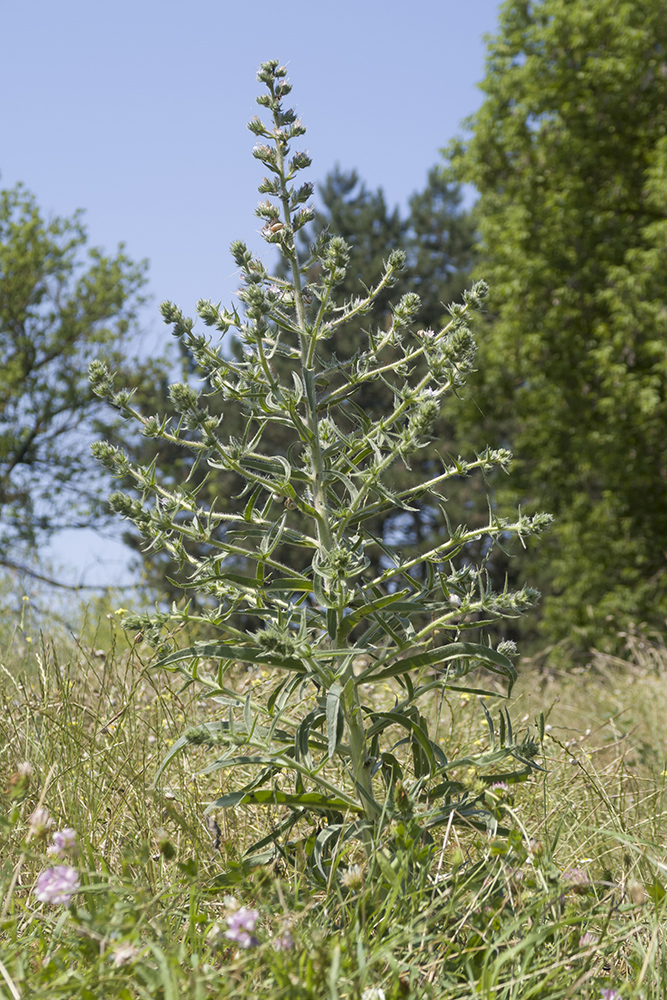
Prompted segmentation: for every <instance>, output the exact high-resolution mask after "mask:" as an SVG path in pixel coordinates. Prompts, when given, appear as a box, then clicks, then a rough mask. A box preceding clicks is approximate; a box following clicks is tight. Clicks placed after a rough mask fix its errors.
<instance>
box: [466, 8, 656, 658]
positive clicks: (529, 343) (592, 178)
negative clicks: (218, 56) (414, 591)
mask: <svg viewBox="0 0 667 1000" xmlns="http://www.w3.org/2000/svg"><path fill="white" fill-rule="evenodd" d="M664 14H665V11H664V4H663V3H662V2H661V0H632V2H623V0H621V2H619V0H535V2H526V0H506V2H505V4H504V5H503V7H502V9H501V13H500V25H499V33H498V35H497V36H496V37H495V38H492V39H491V40H490V42H489V54H488V60H487V71H486V77H485V79H484V82H483V84H482V89H483V91H484V93H485V95H486V97H485V100H484V103H483V105H482V107H481V108H480V110H479V111H478V113H477V114H476V115H474V116H473V117H472V118H471V119H470V120H469V122H468V123H467V124H468V126H469V128H470V130H471V135H470V138H469V139H467V140H465V141H461V142H458V143H456V144H454V145H453V146H452V147H450V149H449V150H448V155H449V156H450V157H451V158H452V162H453V169H454V176H456V178H457V179H458V180H460V181H465V182H468V183H472V184H474V185H475V186H476V188H477V190H478V192H479V195H480V197H479V202H478V204H477V206H476V208H477V216H478V220H479V229H480V246H479V252H480V262H479V272H480V274H483V275H484V276H485V278H486V279H487V280H488V281H489V284H490V286H491V290H492V296H491V300H490V308H491V309H492V310H494V311H495V315H494V316H493V319H492V322H490V324H489V325H488V328H487V330H486V332H485V333H484V335H483V336H482V337H481V338H480V341H481V343H480V364H479V368H480V369H481V372H482V375H481V376H480V378H479V380H478V383H477V391H476V401H475V408H474V410H473V409H472V408H471V413H470V414H469V421H470V424H471V427H472V433H473V435H474V434H475V433H476V434H477V435H478V436H479V437H480V438H484V439H486V437H487V435H488V434H489V425H491V426H493V427H494V428H495V430H494V434H493V437H494V439H495V440H498V432H500V433H501V437H502V439H503V440H505V441H507V442H508V443H509V444H510V445H511V447H512V448H513V449H514V450H515V451H516V452H517V453H518V454H520V455H521V461H520V462H519V463H518V467H517V470H516V475H515V476H513V477H512V481H511V485H509V484H508V487H507V490H511V493H512V496H513V498H514V499H518V500H519V501H521V502H523V503H525V504H528V505H531V506H532V505H535V506H538V507H545V508H547V509H549V510H551V511H552V512H553V513H554V515H555V517H556V528H555V531H554V533H553V534H552V535H551V538H550V540H548V541H547V543H546V545H545V549H546V551H544V550H543V551H542V552H541V554H540V556H539V562H540V564H541V566H542V567H543V573H542V576H543V578H544V582H545V584H546V587H545V589H546V591H547V599H546V602H545V607H544V627H545V631H546V633H547V635H549V636H550V637H551V638H554V639H561V638H564V637H570V638H571V637H572V635H573V634H574V633H575V632H576V633H577V635H578V637H579V640H578V641H579V642H580V643H581V644H582V645H583V646H584V647H587V646H588V645H589V644H590V643H592V642H600V641H602V640H603V638H604V637H605V636H609V634H610V633H613V632H616V631H617V630H618V628H619V627H620V626H622V625H623V624H624V623H626V622H627V621H628V620H629V619H634V620H635V621H637V620H639V621H642V622H646V623H649V624H650V625H653V626H660V625H664V620H665V616H666V615H667V575H666V573H665V570H666V568H667V566H666V563H665V553H666V552H667V504H666V503H665V482H666V481H667V435H666V434H665V426H666V424H667V309H665V305H664V303H665V299H666V297H667V269H666V266H665V265H666V263H667V260H666V252H667V137H666V130H667V129H666V125H665V121H666V113H667V55H666V53H667V18H665V16H664ZM480 410H481V411H482V412H483V414H484V417H485V419H484V420H481V419H480V418H479V413H480ZM533 579H535V576H534V575H533Z"/></svg>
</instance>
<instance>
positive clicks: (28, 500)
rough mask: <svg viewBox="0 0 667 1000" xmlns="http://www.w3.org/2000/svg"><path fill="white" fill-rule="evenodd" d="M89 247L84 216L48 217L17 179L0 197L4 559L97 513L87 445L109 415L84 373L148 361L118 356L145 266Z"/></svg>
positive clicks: (99, 491) (0, 520) (130, 328)
mask: <svg viewBox="0 0 667 1000" xmlns="http://www.w3.org/2000/svg"><path fill="white" fill-rule="evenodd" d="M86 242H87V236H86V231H85V229H84V227H83V225H82V222H81V217H80V213H77V214H76V215H74V216H73V217H72V218H70V219H63V218H57V217H56V218H53V219H51V220H50V221H47V220H46V219H44V217H43V215H42V214H41V212H40V210H39V208H38V207H37V204H36V202H35V199H34V198H33V197H32V195H30V194H28V193H27V192H26V191H25V190H24V188H23V187H22V186H21V185H19V186H18V187H16V188H13V189H11V190H5V191H2V192H0V346H1V349H2V358H3V361H2V367H1V368H0V539H1V541H2V545H3V549H4V550H5V551H7V553H8V554H9V551H15V546H16V545H17V544H19V545H20V544H24V545H26V546H28V547H31V548H32V547H34V546H35V544H36V543H38V542H39V541H42V540H44V539H46V538H48V537H49V535H51V534H52V533H53V532H55V531H57V530H59V529H62V528H70V527H80V526H84V525H87V524H90V523H91V522H92V521H95V522H96V523H99V519H100V517H103V516H104V515H103V513H102V499H103V493H104V488H105V484H104V482H103V481H102V482H101V481H100V479H99V476H98V475H97V476H96V475H93V474H91V462H90V454H89V448H88V443H87V441H86V440H85V438H86V434H85V432H86V430H87V431H88V436H90V435H91V434H92V433H94V429H95V426H96V424H97V429H98V433H99V427H100V421H101V420H103V418H104V414H105V407H102V406H100V402H99V400H98V399H97V398H96V397H95V395H94V394H93V392H92V391H91V389H90V385H89V384H88V381H87V378H86V373H87V370H88V365H89V363H90V361H91V360H92V359H93V358H103V359H105V360H106V361H107V362H108V363H110V364H114V365H117V366H120V365H121V364H122V365H123V366H124V370H125V371H127V372H128V373H129V372H130V371H132V370H133V369H134V370H136V371H139V372H141V371H144V372H146V371H147V370H148V369H149V368H150V369H151V370H152V368H153V367H154V366H149V365H147V364H146V365H143V366H142V365H141V364H138V363H136V362H129V361H127V362H126V361H125V359H124V358H123V354H122V351H123V350H125V349H126V348H127V343H128V340H129V337H130V335H131V334H132V333H133V332H134V330H135V328H136V325H135V324H136V315H137V308H138V306H139V305H140V304H141V302H142V301H143V300H142V298H141V296H140V291H141V288H142V286H143V284H144V281H145V270H146V265H145V264H135V263H133V262H132V261H131V260H130V259H129V257H128V256H127V255H126V254H125V252H124V250H123V248H122V246H121V247H120V248H119V250H118V252H117V253H116V255H115V256H106V255H105V254H103V253H102V251H101V250H99V249H95V248H91V249H88V251H87V254H85V255H84V248H85V246H86ZM128 377H129V374H128ZM106 412H108V411H106ZM106 425H108V419H107V422H106V424H103V425H102V426H106Z"/></svg>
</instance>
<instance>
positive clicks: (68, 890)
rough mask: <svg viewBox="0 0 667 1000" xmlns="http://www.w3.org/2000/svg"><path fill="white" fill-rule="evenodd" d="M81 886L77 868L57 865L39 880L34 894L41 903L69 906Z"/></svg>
mask: <svg viewBox="0 0 667 1000" xmlns="http://www.w3.org/2000/svg"><path fill="white" fill-rule="evenodd" d="M79 885H80V883H79V875H78V873H77V870H76V868H70V867H69V865H56V866H55V867H54V868H47V869H46V870H45V871H43V872H42V874H41V875H40V876H39V878H38V879H37V884H36V885H35V889H34V892H35V896H36V897H37V899H38V900H39V901H40V903H60V904H62V905H63V906H67V904H68V903H69V901H70V900H71V898H72V896H73V895H74V893H75V892H76V891H77V890H78V888H79Z"/></svg>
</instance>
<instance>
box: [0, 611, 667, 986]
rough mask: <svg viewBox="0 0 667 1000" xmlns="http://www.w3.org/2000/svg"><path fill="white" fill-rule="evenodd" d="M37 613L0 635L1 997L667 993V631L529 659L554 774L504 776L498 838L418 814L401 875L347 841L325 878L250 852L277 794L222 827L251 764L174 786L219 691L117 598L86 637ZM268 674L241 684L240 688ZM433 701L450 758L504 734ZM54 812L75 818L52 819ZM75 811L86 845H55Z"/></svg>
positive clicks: (287, 856) (404, 844)
mask: <svg viewBox="0 0 667 1000" xmlns="http://www.w3.org/2000/svg"><path fill="white" fill-rule="evenodd" d="M97 610H98V611H99V610H100V609H99V608H98V609H97ZM26 612H27V609H26V608H25V607H23V608H22V618H21V620H20V621H19V622H18V624H17V626H6V627H5V629H4V632H3V634H2V636H1V642H2V647H1V648H2V660H1V662H0V699H1V710H0V730H1V735H2V742H1V745H2V753H1V755H0V789H3V790H4V791H3V792H2V797H3V808H2V820H1V825H0V837H1V838H2V849H1V859H2V861H1V869H0V897H1V898H0V907H1V914H2V915H1V920H0V997H1V998H4V997H8V998H9V997H11V998H13V1000H16V998H17V997H45V998H46V997H49V998H55V997H63V998H77V1000H79V998H80V1000H86V998H97V997H100V998H101V997H104V998H116V997H118V998H123V1000H129V998H148V997H150V998H153V997H155V998H164V1000H175V998H188V1000H189V998H193V1000H194V998H205V997H230V998H248V1000H249V998H251V997H252V998H254V997H257V996H261V997H267V998H271V1000H277V998H288V997H289V998H297V1000H301V998H303V1000H310V998H313V1000H315V998H318V1000H320V998H327V1000H346V998H355V1000H358V998H361V997H365V998H366V1000H372V998H375V1000H378V998H381V997H382V996H384V997H385V998H386V1000H398V998H405V1000H411V998H415V1000H416V998H423V997H432V998H450V997H451V998H462V1000H463V998H466V1000H467V998H471V997H479V998H485V1000H486V998H488V1000H491V998H494V1000H495V998H502V1000H510V998H512V1000H514V998H522V1000H524V998H535V1000H537V998H543V1000H547V998H548V1000H559V998H569V997H572V998H591V1000H593V998H594V1000H599V998H600V997H601V996H602V995H603V990H615V991H618V995H619V996H620V997H622V998H624V1000H626V998H642V1000H649V998H654V1000H658V998H660V1000H663V998H664V997H665V996H667V954H666V950H665V937H664V930H663V928H664V917H665V906H666V905H667V903H666V902H665V888H664V887H665V884H666V882H667V858H666V856H665V855H666V852H665V847H664V841H665V837H664V828H665V815H666V801H665V774H666V772H667V763H666V762H667V736H666V735H665V729H664V722H663V720H664V718H665V714H666V711H667V685H666V681H665V676H666V671H667V650H665V647H664V645H663V644H662V642H661V641H660V640H659V639H658V638H657V637H652V638H646V637H644V636H642V635H641V634H640V633H639V632H638V633H637V634H632V635H628V636H626V645H627V658H625V659H612V658H609V657H605V656H603V655H601V654H595V655H593V656H592V658H591V662H590V663H589V665H588V666H587V667H586V668H584V669H581V668H580V669H578V670H577V671H576V672H572V673H567V672H564V671H555V670H553V669H550V668H549V661H548V659H547V661H546V663H541V664H538V663H524V664H523V665H522V666H521V669H520V681H519V684H518V685H517V689H516V696H515V697H514V698H513V701H512V704H511V706H510V715H511V717H512V719H513V720H523V725H524V726H528V725H532V724H533V723H534V722H535V720H536V719H537V718H538V716H539V713H540V711H543V712H544V716H545V719H544V721H545V731H544V740H543V763H544V764H545V767H546V770H545V772H544V773H543V775H542V776H541V777H540V778H539V779H538V780H535V779H531V780H530V781H528V782H526V783H525V784H522V785H516V786H513V787H512V788H509V789H503V788H499V789H497V790H495V791H494V792H489V795H490V796H492V797H493V796H495V798H492V799H491V800H490V801H491V805H492V806H494V808H495V809H496V811H497V814H498V816H499V817H500V823H501V831H500V832H497V833H496V834H495V835H494V836H492V835H489V834H487V833H486V832H480V831H479V830H474V829H470V830H466V829H465V828H463V827H455V826H452V827H451V828H449V829H447V830H445V831H443V832H442V833H441V834H440V835H439V839H438V841H437V842H436V843H435V844H433V845H431V846H430V847H426V846H425V845H424V844H423V842H422V841H421V840H420V838H419V837H418V836H417V837H415V836H413V834H414V829H413V827H411V825H410V823H411V820H410V816H409V814H406V818H405V823H404V829H402V830H401V831H399V834H400V835H397V837H396V840H397V843H398V844H399V850H398V854H397V857H396V859H395V865H394V867H393V868H391V867H390V866H384V867H380V868H375V869H373V868H369V866H368V865H367V863H366V862H365V860H364V857H363V856H362V855H360V854H356V853H355V848H353V847H349V848H348V849H346V851H344V852H343V855H342V856H341V858H340V859H338V860H337V863H336V864H335V865H333V866H332V867H331V869H330V872H329V876H328V880H327V882H326V883H325V882H324V881H323V879H322V878H321V876H318V874H317V872H316V871H313V869H312V868H311V867H309V865H308V857H307V844H305V843H304V844H301V845H299V844H298V843H297V844H296V846H294V847H293V849H292V850H290V851H286V852H285V853H284V854H283V856H282V857H278V858H277V859H275V860H273V861H271V862H270V863H264V864H256V865H252V864H248V863H247V862H246V861H245V860H244V858H243V852H244V849H245V847H246V846H248V845H249V844H251V843H253V842H254V841H256V840H258V839H259V838H261V836H262V834H263V831H264V830H265V829H266V828H267V814H266V812H264V811H262V810H260V809H259V808H253V807H247V808H243V809H241V808H237V809H236V810H228V811H226V812H224V813H222V812H220V813H217V814H216V815H215V822H211V821H207V818H206V816H205V815H204V809H205V805H206V803H207V802H208V801H210V800H211V799H213V798H215V797H217V796H218V795H220V794H221V792H224V791H225V790H227V789H226V786H225V784H224V783H225V782H227V781H229V780H231V779H230V778H229V776H226V775H225V773H224V772H217V773H216V774H215V775H211V776H207V775H201V774H197V772H198V771H200V770H201V769H202V768H203V767H205V765H206V764H207V763H209V762H210V754H209V753H208V752H207V751H205V750H201V749H196V748H192V749H190V751H189V752H188V753H187V754H186V755H179V756H177V757H175V758H174V760H173V762H172V763H171V765H170V766H169V769H168V771H167V772H166V774H165V780H164V783H163V784H162V786H161V787H160V788H159V789H154V787H153V779H154V776H155V772H156V770H157V767H158V764H159V762H160V761H161V760H162V759H163V757H164V756H165V754H166V753H167V752H168V750H169V748H170V747H171V746H172V745H173V742H174V741H175V740H176V739H177V738H178V736H179V735H180V734H181V732H182V731H183V729H184V728H185V727H186V726H188V725H193V724H196V723H198V722H202V721H206V720H208V719H211V718H214V717H215V705H214V704H211V703H210V702H207V701H206V700H204V699H202V698H201V692H199V691H197V690H195V688H194V687H189V688H188V689H186V690H185V691H180V692H179V690H178V681H177V680H176V679H175V678H174V677H170V676H167V675H165V674H163V673H157V672H155V671H154V670H152V669H151V652H150V650H149V649H148V648H147V647H145V646H143V645H141V644H140V643H139V644H132V643H128V641H127V639H126V637H125V636H124V635H123V634H122V632H121V630H120V628H119V626H118V624H117V621H118V619H117V616H114V614H113V613H112V612H109V613H108V614H107V613H102V614H101V617H100V619H99V623H98V624H97V625H96V624H95V622H94V621H93V620H92V618H89V620H88V621H87V622H84V623H83V624H82V626H81V629H80V631H81V638H79V640H74V639H73V638H72V637H71V636H68V635H67V634H66V632H62V633H61V634H60V636H59V637H58V636H56V634H55V631H54V632H53V635H52V637H50V638H45V637H44V636H43V635H40V634H39V632H38V631H33V632H31V629H30V624H29V621H28V618H29V615H27V614H26ZM18 625H20V627H18ZM28 640H31V641H28ZM263 681H264V678H263V677H262V674H261V672H256V673H251V672H247V671H243V672H240V673H239V674H238V676H237V677H236V678H234V684H235V685H236V689H237V690H239V691H240V692H243V691H244V690H246V689H247V688H248V687H249V686H251V685H252V686H261V685H262V683H263ZM386 694H387V697H388V698H389V697H390V696H391V690H390V689H387V692H386ZM499 704H500V700H499ZM487 707H488V708H489V709H490V710H491V711H492V712H493V714H494V715H495V714H497V707H498V706H493V705H492V704H490V703H489V704H488V705H487ZM431 711H432V713H433V714H434V715H435V714H437V715H438V717H439V725H440V729H439V735H440V739H441V742H442V745H443V748H444V749H445V752H446V753H447V754H448V756H449V757H450V759H451V757H452V755H453V754H456V755H461V754H462V753H465V751H466V749H471V748H474V747H477V748H478V747H479V746H480V745H483V743H484V741H485V740H487V739H488V730H486V728H485V722H484V715H483V712H482V709H481V707H480V705H479V703H478V702H477V701H475V700H474V699H469V698H454V699H450V700H448V701H446V702H444V703H441V704H434V705H432V706H431ZM24 762H29V764H30V766H31V773H30V774H29V775H27V774H25V773H22V772H25V771H26V769H25V768H23V767H22V766H21V765H22V764H23V763H24ZM221 774H222V777H221ZM470 780H471V781H474V780H475V779H474V775H471V776H470ZM221 782H222V783H221ZM38 806H42V807H44V808H45V809H47V810H48V813H49V815H50V816H51V817H52V819H53V823H54V825H53V827H51V828H50V829H46V830H42V831H40V830H38V829H33V830H32V831H31V828H30V817H31V816H32V815H34V812H35V809H36V808H37V807H38ZM276 808H277V807H276ZM274 818H275V816H274ZM33 827H34V823H33ZM65 827H73V828H74V829H75V830H76V831H77V835H78V853H77V854H76V856H70V857H65V858H62V859H57V858H56V859H55V862H54V859H53V858H52V857H49V856H48V855H47V853H46V850H47V846H48V844H49V843H50V841H51V840H52V834H53V831H54V830H59V829H63V828H65ZM502 828H504V829H505V832H504V833H503V832H502ZM394 832H395V833H396V831H394ZM338 862H340V864H339V865H338ZM54 863H58V864H66V865H71V866H74V867H75V868H76V871H77V873H78V877H79V881H80V888H79V891H78V892H76V894H75V895H74V896H73V897H72V900H71V905H70V906H64V905H62V904H61V905H58V904H52V903H48V902H39V901H38V899H37V898H36V896H35V893H34V887H35V883H36V880H37V878H38V877H39V875H40V873H42V872H43V871H44V870H45V869H46V868H48V867H50V866H52V865H53V864H54ZM337 865H338V867H337ZM238 906H245V907H247V908H248V909H252V910H255V911H257V914H258V918H257V921H256V927H255V930H254V934H255V935H256V938H257V941H258V944H257V945H256V946H252V947H249V948H243V947H239V946H238V944H237V943H235V942H234V941H231V940H230V939H228V938H227V937H226V936H225V932H226V931H227V929H228V922H227V918H228V917H229V916H230V915H232V914H233V912H234V910H235V908H237V907H238ZM373 991H375V992H373ZM612 995H613V994H612Z"/></svg>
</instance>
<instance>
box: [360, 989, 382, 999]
mask: <svg viewBox="0 0 667 1000" xmlns="http://www.w3.org/2000/svg"><path fill="white" fill-rule="evenodd" d="M361 1000H385V995H384V990H383V989H382V988H381V987H380V986H371V987H370V989H367V990H364V992H363V993H362V994H361Z"/></svg>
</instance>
